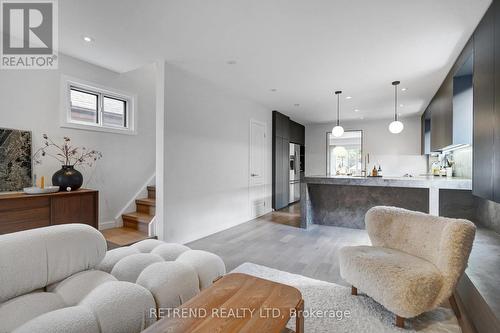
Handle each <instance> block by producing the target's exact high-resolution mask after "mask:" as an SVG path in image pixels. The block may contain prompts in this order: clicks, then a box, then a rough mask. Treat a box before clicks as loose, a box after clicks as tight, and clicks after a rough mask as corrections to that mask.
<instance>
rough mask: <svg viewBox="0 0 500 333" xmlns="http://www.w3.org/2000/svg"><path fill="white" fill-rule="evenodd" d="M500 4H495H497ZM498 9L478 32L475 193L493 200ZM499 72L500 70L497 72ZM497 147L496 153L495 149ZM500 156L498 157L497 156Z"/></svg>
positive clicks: (480, 25)
mask: <svg viewBox="0 0 500 333" xmlns="http://www.w3.org/2000/svg"><path fill="white" fill-rule="evenodd" d="M495 3H496V2H494V4H495ZM495 7H498V5H496V6H495V5H492V6H491V7H490V9H489V10H488V11H487V12H486V14H485V16H484V17H483V19H482V20H481V22H480V23H479V25H478V27H477V29H476V31H475V32H474V76H473V85H474V92H473V94H474V101H473V105H474V115H473V126H474V130H473V150H472V151H473V175H472V178H473V179H472V180H473V181H472V193H473V194H474V195H476V196H479V197H481V198H484V199H488V200H493V198H494V195H493V193H494V190H493V176H494V173H495V172H494V158H495V152H496V151H498V148H499V147H500V145H498V144H496V143H495V111H496V110H495V105H498V103H496V101H495V90H498V89H495V88H496V87H500V85H498V83H497V84H495V76H498V75H495V47H498V46H500V43H496V44H497V45H495V40H494V39H495V21H499V22H500V20H495V16H496V15H495ZM496 71H497V72H498V71H499V69H497V70H496ZM495 146H496V149H495ZM496 155H498V154H496Z"/></svg>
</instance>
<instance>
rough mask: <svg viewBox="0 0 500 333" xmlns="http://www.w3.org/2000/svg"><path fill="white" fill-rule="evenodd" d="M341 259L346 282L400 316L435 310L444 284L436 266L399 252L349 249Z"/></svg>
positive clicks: (353, 247)
mask: <svg viewBox="0 0 500 333" xmlns="http://www.w3.org/2000/svg"><path fill="white" fill-rule="evenodd" d="M339 258H340V275H341V276H342V278H343V279H345V280H346V281H349V283H351V284H352V285H354V286H355V287H357V288H358V289H360V291H362V292H364V293H366V294H367V295H368V296H371V297H373V298H374V299H375V300H376V301H378V302H379V303H380V304H382V305H384V306H385V307H386V308H387V309H388V310H390V311H392V312H394V313H396V314H397V315H399V316H401V317H405V318H411V317H414V316H416V315H418V314H420V313H422V312H424V311H426V310H427V309H428V308H430V307H432V305H433V302H434V299H435V298H436V296H437V295H438V293H439V291H440V290H441V287H442V285H443V281H442V277H441V274H440V272H439V270H438V269H437V268H436V266H434V265H433V264H432V263H430V262H428V261H426V260H424V259H421V258H418V257H415V256H412V255H409V254H407V253H405V252H401V251H398V250H393V249H389V248H382V247H376V246H347V247H343V248H341V249H340V255H339Z"/></svg>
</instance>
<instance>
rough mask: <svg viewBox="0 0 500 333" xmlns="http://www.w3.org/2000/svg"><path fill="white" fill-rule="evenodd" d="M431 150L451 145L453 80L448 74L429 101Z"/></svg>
mask: <svg viewBox="0 0 500 333" xmlns="http://www.w3.org/2000/svg"><path fill="white" fill-rule="evenodd" d="M429 107H430V115H431V150H432V151H438V150H441V149H442V148H444V147H446V146H450V145H452V144H453V79H452V76H451V75H450V74H448V76H447V77H446V79H445V80H444V82H443V84H442V85H441V87H440V88H439V90H438V91H437V93H436V95H434V98H433V99H432V101H431V104H430V105H429Z"/></svg>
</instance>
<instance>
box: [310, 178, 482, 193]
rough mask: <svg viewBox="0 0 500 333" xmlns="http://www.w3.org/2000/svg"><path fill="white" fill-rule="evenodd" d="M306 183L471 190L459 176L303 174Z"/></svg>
mask: <svg viewBox="0 0 500 333" xmlns="http://www.w3.org/2000/svg"><path fill="white" fill-rule="evenodd" d="M302 182H304V183H306V184H325V185H351V186H379V187H407V188H428V189H431V188H432V189H451V190H471V189H472V180H471V179H468V178H459V177H439V176H414V177H391V176H388V177H362V176H359V177H357V176H327V175H312V176H305V177H304V178H303V180H302Z"/></svg>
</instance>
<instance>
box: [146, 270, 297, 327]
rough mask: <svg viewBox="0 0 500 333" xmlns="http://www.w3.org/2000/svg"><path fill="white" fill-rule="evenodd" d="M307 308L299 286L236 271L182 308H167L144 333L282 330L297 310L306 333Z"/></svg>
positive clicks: (219, 280)
mask: <svg viewBox="0 0 500 333" xmlns="http://www.w3.org/2000/svg"><path fill="white" fill-rule="evenodd" d="M303 310H304V301H303V299H302V295H301V293H300V291H298V290H297V289H296V288H293V287H290V286H287V285H284V284H281V283H277V282H273V281H268V280H264V279H261V278H258V277H255V276H251V275H246V274H241V273H232V274H228V275H225V276H224V277H222V278H220V279H218V280H216V281H215V282H214V284H213V285H212V286H210V287H209V288H207V289H205V290H203V291H202V292H201V293H200V294H199V295H197V296H195V297H194V298H192V299H191V300H189V301H188V302H186V303H184V304H183V305H181V306H180V307H179V308H176V309H169V310H168V311H165V313H164V314H165V318H163V319H161V320H159V321H158V322H156V323H155V324H153V325H151V326H150V327H149V328H147V329H146V330H145V331H143V333H186V332H217V333H229V332H231V333H233V332H248V333H250V332H251V333H257V332H258V333H279V332H282V331H283V330H284V329H285V328H286V324H287V323H288V321H289V320H290V318H291V316H292V314H294V313H296V323H295V324H296V332H297V333H303V332H304V317H303Z"/></svg>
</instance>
